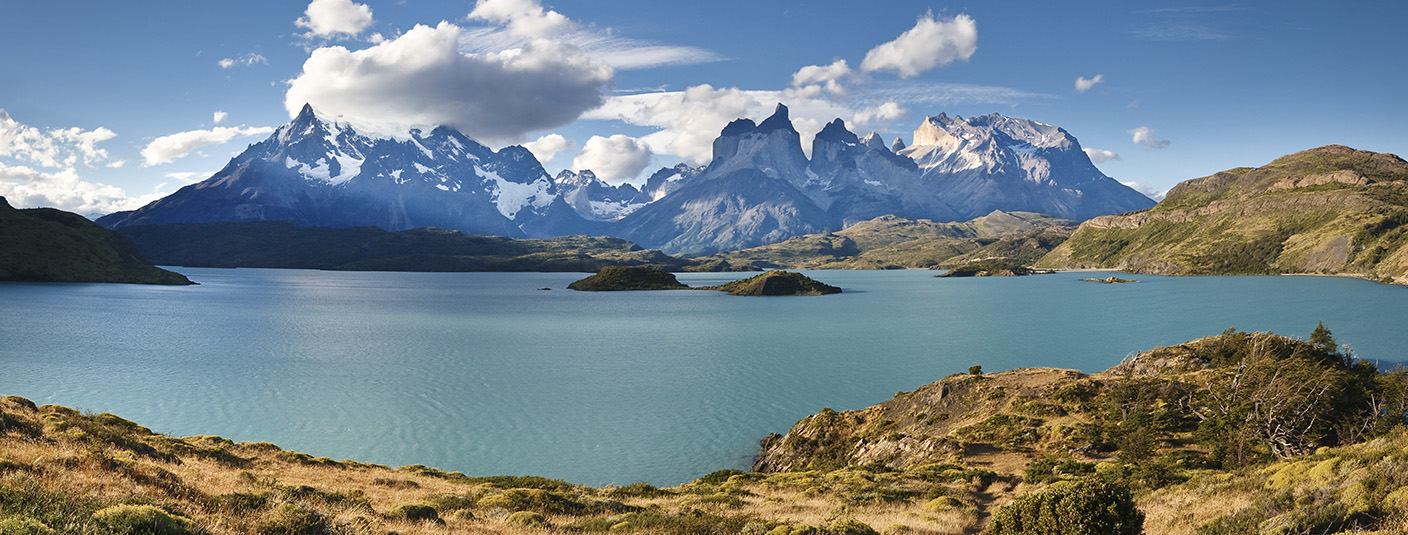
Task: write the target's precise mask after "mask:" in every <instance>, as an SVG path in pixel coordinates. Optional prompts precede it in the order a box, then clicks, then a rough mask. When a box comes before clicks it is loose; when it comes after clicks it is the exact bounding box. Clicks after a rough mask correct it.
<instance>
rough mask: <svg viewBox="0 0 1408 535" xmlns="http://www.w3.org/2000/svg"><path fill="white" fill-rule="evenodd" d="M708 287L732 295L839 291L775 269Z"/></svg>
mask: <svg viewBox="0 0 1408 535" xmlns="http://www.w3.org/2000/svg"><path fill="white" fill-rule="evenodd" d="M710 289H712V290H720V291H724V292H728V293H730V294H733V295H830V294H838V293H841V289H840V288H837V287H835V286H832V285H830V284H825V283H821V282H817V281H816V280H813V279H812V278H811V277H808V276H806V275H803V274H801V273H791V272H787V271H777V270H773V271H769V272H767V273H763V274H761V275H755V276H752V277H748V278H746V279H743V280H736V281H733V282H728V283H724V284H720V285H718V286H714V287H712V288H710Z"/></svg>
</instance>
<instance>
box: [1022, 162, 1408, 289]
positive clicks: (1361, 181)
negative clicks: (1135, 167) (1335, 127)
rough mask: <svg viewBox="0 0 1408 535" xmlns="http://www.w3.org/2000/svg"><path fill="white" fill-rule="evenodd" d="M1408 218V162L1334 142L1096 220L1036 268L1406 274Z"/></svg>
mask: <svg viewBox="0 0 1408 535" xmlns="http://www.w3.org/2000/svg"><path fill="white" fill-rule="evenodd" d="M1405 223H1408V162H1404V161H1403V160H1401V159H1399V158H1398V157H1396V156H1394V155H1391V154H1378V153H1372V152H1368V151H1355V150H1353V149H1349V148H1348V147H1341V146H1333V145H1332V146H1328V147H1320V148H1317V149H1311V150H1308V151H1303V152H1299V153H1296V154H1292V155H1289V156H1285V157H1282V158H1279V159H1277V160H1275V161H1273V162H1271V163H1269V164H1267V165H1265V166H1263V167H1260V168H1256V169H1251V168H1238V169H1232V170H1229V171H1224V172H1221V173H1217V174H1215V175H1212V176H1208V177H1204V178H1199V179H1194V180H1189V181H1186V182H1184V183H1182V184H1179V185H1178V186H1177V187H1175V188H1174V189H1173V190H1171V191H1170V192H1169V194H1168V196H1167V197H1166V198H1165V199H1164V200H1163V201H1162V202H1160V203H1159V204H1158V205H1157V206H1155V207H1154V208H1151V209H1149V210H1146V211H1143V212H1137V213H1133V214H1124V215H1116V216H1105V217H1100V218H1096V219H1093V220H1091V221H1088V222H1086V223H1084V224H1082V225H1081V227H1080V228H1079V229H1078V230H1077V231H1076V233H1075V234H1074V235H1072V236H1071V238H1070V239H1069V240H1068V241H1066V242H1065V243H1064V244H1062V245H1061V246H1059V247H1057V248H1056V249H1055V250H1053V251H1052V252H1051V253H1050V254H1049V255H1047V256H1046V257H1045V258H1043V259H1042V260H1041V261H1040V262H1038V267H1050V268H1057V269H1062V268H1065V269H1070V268H1100V269H1119V270H1125V271H1132V272H1144V273H1161V274H1171V275H1210V274H1271V273H1323V274H1340V275H1354V276H1363V277H1368V278H1373V279H1379V280H1394V281H1398V282H1408V248H1405V247H1403V245H1404V244H1405V243H1408V225H1405Z"/></svg>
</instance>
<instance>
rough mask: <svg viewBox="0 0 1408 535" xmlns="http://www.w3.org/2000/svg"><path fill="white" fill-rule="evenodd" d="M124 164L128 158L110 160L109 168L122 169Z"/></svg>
mask: <svg viewBox="0 0 1408 535" xmlns="http://www.w3.org/2000/svg"><path fill="white" fill-rule="evenodd" d="M124 165H127V160H117V161H113V162H108V169H122V166H124Z"/></svg>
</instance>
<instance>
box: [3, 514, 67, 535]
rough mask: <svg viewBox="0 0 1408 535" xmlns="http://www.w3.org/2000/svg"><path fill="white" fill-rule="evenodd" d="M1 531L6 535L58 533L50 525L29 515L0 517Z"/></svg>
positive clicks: (46, 534)
mask: <svg viewBox="0 0 1408 535" xmlns="http://www.w3.org/2000/svg"><path fill="white" fill-rule="evenodd" d="M0 533H4V534H5V535H56V534H57V533H58V532H57V531H54V530H53V529H52V528H50V527H49V526H46V525H44V523H43V522H40V521H38V520H35V519H33V518H30V517H27V516H9V517H3V518H0Z"/></svg>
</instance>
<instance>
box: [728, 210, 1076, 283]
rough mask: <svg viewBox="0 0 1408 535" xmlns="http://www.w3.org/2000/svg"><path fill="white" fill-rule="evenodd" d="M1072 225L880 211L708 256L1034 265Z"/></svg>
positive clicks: (998, 214)
mask: <svg viewBox="0 0 1408 535" xmlns="http://www.w3.org/2000/svg"><path fill="white" fill-rule="evenodd" d="M1071 225H1072V224H1071V222H1070V221H1066V220H1064V219H1056V218H1051V217H1047V216H1043V215H1040V214H1032V213H1026V212H1012V213H1008V212H1002V211H994V212H993V213H991V214H988V215H986V216H983V217H980V218H977V219H973V220H971V221H966V222H961V223H936V222H933V221H929V220H925V219H921V220H912V219H904V218H901V217H895V216H881V217H877V218H875V219H872V220H869V221H862V222H860V223H856V224H855V225H852V226H850V227H849V228H847V229H845V230H841V231H838V232H834V233H825V234H808V235H805V236H797V237H794V238H790V239H788V240H786V241H783V242H780V243H775V244H772V245H765V246H762V247H754V248H751V249H744V250H742V251H735V252H731V253H721V254H717V255H714V256H712V257H709V258H715V259H720V260H724V261H727V262H730V263H732V264H735V265H747V264H751V265H755V266H759V267H766V268H784V269H902V268H934V267H948V266H953V265H959V264H965V263H969V262H974V261H982V260H994V259H1001V260H1005V261H1011V262H1016V263H1021V264H1022V265H1030V263H1031V262H1033V261H1035V260H1036V259H1038V258H1041V257H1042V256H1043V255H1045V254H1046V253H1047V252H1049V251H1050V250H1051V249H1052V248H1054V247H1055V246H1056V245H1058V244H1060V243H1061V242H1062V241H1064V240H1065V238H1066V236H1068V235H1069V234H1070V232H1071V230H1072V227H1071Z"/></svg>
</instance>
